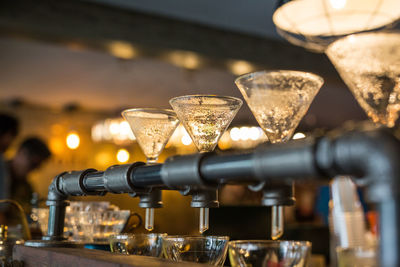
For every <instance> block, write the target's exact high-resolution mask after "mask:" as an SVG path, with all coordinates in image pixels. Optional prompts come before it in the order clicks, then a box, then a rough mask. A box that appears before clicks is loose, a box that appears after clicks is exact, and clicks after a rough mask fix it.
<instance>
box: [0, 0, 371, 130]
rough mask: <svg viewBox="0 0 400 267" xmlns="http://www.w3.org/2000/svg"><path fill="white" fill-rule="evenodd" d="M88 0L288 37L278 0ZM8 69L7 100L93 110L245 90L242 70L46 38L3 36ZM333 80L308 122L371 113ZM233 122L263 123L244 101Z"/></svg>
mask: <svg viewBox="0 0 400 267" xmlns="http://www.w3.org/2000/svg"><path fill="white" fill-rule="evenodd" d="M88 2H96V3H103V4H106V5H114V6H115V5H116V6H118V8H121V9H122V10H136V11H137V10H139V11H140V12H146V13H152V14H157V15H162V16H167V17H172V18H174V19H178V20H181V19H183V20H185V21H191V22H196V23H200V24H204V25H207V26H209V27H215V28H218V29H223V30H224V31H232V32H240V33H246V34H248V35H253V36H258V37H260V36H261V37H263V38H272V39H276V40H282V39H280V38H279V37H278V36H277V35H276V33H275V30H274V28H273V25H272V21H271V17H272V12H273V9H274V5H275V3H274V2H273V1H261V0H254V1H239V0H232V1H228V0H223V1H211V0H204V1H194V0H193V1H183V0H182V1H178V0H170V1H162V0H153V1H144V0H143V1H138V0H136V1H133V0H131V1H127V0H123V1H121V0H118V1H117V0H113V1H111V0H93V1H88ZM159 38H168V36H164V37H159ZM285 46H288V45H287V44H286V43H285V42H283V41H282V49H283V48H284V47H285ZM277 47H279V44H278V45H277ZM298 50H299V49H298ZM262 52H263V51H260V53H262ZM293 55H295V54H293ZM305 55H306V56H304V57H303V58H302V59H300V58H298V57H296V56H294V57H293V59H292V60H293V65H296V64H297V63H298V62H299V61H301V60H302V61H307V55H308V54H305ZM311 56H312V55H311ZM289 58H290V57H289ZM285 64H286V65H287V66H289V67H286V68H290V62H287V63H285ZM324 64H325V63H324ZM328 64H329V63H328ZM286 65H285V66H286ZM0 70H1V71H0V81H1V83H0V100H1V99H2V100H9V99H13V98H23V99H24V100H26V101H29V102H34V103H39V104H43V105H49V106H53V107H61V106H64V105H66V104H69V103H79V105H80V106H82V107H84V108H88V109H101V110H109V111H110V112H113V111H118V112H119V111H120V110H121V109H122V108H124V107H163V108H164V107H169V104H168V100H169V99H170V98H172V97H174V96H178V95H186V94H199V93H204V94H218V95H232V96H237V97H241V96H240V93H239V91H238V90H237V88H236V86H235V85H234V83H233V81H234V79H235V77H236V75H234V74H232V73H231V72H230V71H229V70H228V69H224V68H220V67H216V66H213V65H212V64H208V65H207V66H205V67H203V68H199V69H196V70H186V69H184V68H181V67H178V66H176V65H174V64H171V63H170V62H167V61H165V60H160V59H158V58H155V57H146V56H143V57H135V58H133V59H132V60H121V59H118V58H116V57H114V56H112V55H110V54H109V53H106V52H104V51H100V50H94V49H77V48H76V47H73V46H72V47H71V46H65V45H60V44H59V43H57V42H48V41H47V40H46V41H42V40H40V39H39V41H38V40H35V41H26V40H24V39H20V38H18V39H15V38H11V37H10V36H0ZM327 70H328V72H329V75H330V76H333V77H335V79H336V80H337V81H340V78H339V77H337V74H336V72H334V71H332V70H333V68H332V67H331V66H329V68H327ZM335 79H334V80H335ZM326 81H327V82H326V84H325V85H324V87H323V88H322V89H321V91H320V93H319V94H318V95H317V97H316V99H315V101H314V103H313V104H312V106H311V108H310V111H309V112H308V114H307V115H306V117H305V119H304V120H303V123H302V125H301V127H303V128H312V127H317V126H320V127H329V128H332V127H335V126H338V125H340V124H342V123H343V122H345V121H347V120H362V119H365V118H366V117H365V114H364V113H363V112H362V110H361V109H360V107H359V106H358V104H357V103H356V101H355V100H354V98H353V97H352V95H351V94H350V92H349V91H348V90H347V88H346V87H345V86H344V84H343V83H342V82H330V79H326ZM116 113H117V112H116ZM233 123H234V124H235V123H236V124H255V123H256V122H255V120H254V119H253V116H252V115H251V113H250V111H249V109H248V108H247V106H246V105H244V106H243V107H242V109H241V111H240V112H239V113H238V116H237V118H236V119H235V121H234V122H233Z"/></svg>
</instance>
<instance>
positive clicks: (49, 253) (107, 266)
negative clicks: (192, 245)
mask: <svg viewBox="0 0 400 267" xmlns="http://www.w3.org/2000/svg"><path fill="white" fill-rule="evenodd" d="M13 259H14V261H17V262H18V263H19V264H18V265H16V266H24V267H42V266H57V267H63V266H65V267H72V266H73V267H86V266H96V267H150V266H151V267H158V266H174V267H200V266H203V267H207V266H211V265H205V264H198V263H190V262H173V261H168V260H166V259H159V258H153V257H145V256H135V255H118V254H114V253H111V252H107V251H101V250H95V249H84V248H32V247H26V246H22V245H16V246H15V247H14V252H13Z"/></svg>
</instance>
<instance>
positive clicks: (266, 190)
mask: <svg viewBox="0 0 400 267" xmlns="http://www.w3.org/2000/svg"><path fill="white" fill-rule="evenodd" d="M249 188H250V189H251V190H253V191H260V190H262V191H263V198H262V200H261V204H262V205H263V206H268V207H271V239H272V240H277V239H279V238H280V237H281V236H282V235H283V231H284V221H285V218H284V206H292V205H294V203H295V201H296V199H295V198H294V183H290V184H285V183H281V184H278V183H273V184H266V183H261V184H258V185H257V186H249Z"/></svg>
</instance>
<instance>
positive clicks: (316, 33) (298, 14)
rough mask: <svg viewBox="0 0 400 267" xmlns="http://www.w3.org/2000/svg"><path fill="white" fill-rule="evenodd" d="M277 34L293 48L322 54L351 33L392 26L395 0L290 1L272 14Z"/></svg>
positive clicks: (398, 9) (399, 10)
mask: <svg viewBox="0 0 400 267" xmlns="http://www.w3.org/2000/svg"><path fill="white" fill-rule="evenodd" d="M273 21H274V24H275V26H276V28H277V31H278V33H279V34H280V35H281V36H282V37H284V38H285V39H287V40H288V41H289V42H291V43H292V44H295V45H299V46H303V47H305V48H307V49H309V50H312V51H315V52H324V51H325V48H326V47H327V46H328V45H329V44H330V43H331V42H333V41H335V40H337V39H339V38H341V37H344V36H346V35H349V34H353V33H361V32H369V31H376V30H381V29H386V28H391V27H394V26H395V25H397V24H399V22H400V1H399V0H293V1H289V2H287V3H286V4H283V5H281V6H280V7H279V8H277V9H276V11H275V13H274V15H273Z"/></svg>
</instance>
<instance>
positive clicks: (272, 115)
mask: <svg viewBox="0 0 400 267" xmlns="http://www.w3.org/2000/svg"><path fill="white" fill-rule="evenodd" d="M235 83H236V85H237V87H238V88H239V90H240V92H241V93H242V95H243V97H244V99H245V100H246V102H247V105H248V106H249V108H250V110H251V112H252V113H253V115H254V117H255V118H256V120H257V122H258V124H259V125H260V126H261V128H262V129H263V130H264V132H265V134H266V135H267V137H268V139H269V141H270V142H271V143H281V142H285V141H287V140H289V139H290V138H291V137H292V135H293V133H294V130H295V129H296V127H297V126H298V124H299V123H300V120H301V119H302V118H303V117H304V115H305V114H306V112H307V110H308V108H309V107H310V104H311V102H312V101H313V99H314V97H315V95H316V94H317V93H318V91H319V89H320V88H321V86H322V84H323V83H324V81H323V79H322V78H321V77H319V76H317V75H315V74H312V73H308V72H301V71H289V70H276V71H259V72H254V73H249V74H245V75H242V76H240V77H238V78H237V79H236V80H235ZM282 234H283V206H273V207H272V233H271V237H272V239H278V238H279V237H281V236H282Z"/></svg>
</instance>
